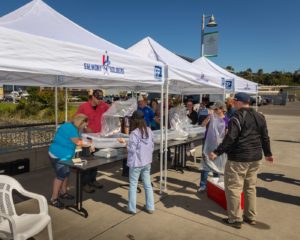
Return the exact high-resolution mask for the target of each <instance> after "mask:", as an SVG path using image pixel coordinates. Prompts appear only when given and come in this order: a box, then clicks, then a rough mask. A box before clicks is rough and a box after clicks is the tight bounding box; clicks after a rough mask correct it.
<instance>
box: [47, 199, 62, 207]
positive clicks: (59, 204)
mask: <svg viewBox="0 0 300 240" xmlns="http://www.w3.org/2000/svg"><path fill="white" fill-rule="evenodd" d="M49 203H50V205H51V206H53V207H56V208H59V209H63V208H64V207H65V204H64V203H63V202H61V201H60V200H59V199H58V198H56V199H52V200H50V202H49Z"/></svg>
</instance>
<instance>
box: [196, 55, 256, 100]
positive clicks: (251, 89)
mask: <svg viewBox="0 0 300 240" xmlns="http://www.w3.org/2000/svg"><path fill="white" fill-rule="evenodd" d="M193 65H195V66H196V67H197V68H198V69H199V70H200V71H201V70H208V71H210V72H214V74H216V75H219V80H218V81H216V82H215V83H216V84H220V85H221V86H224V85H225V87H226V92H228V93H233V92H246V93H250V94H256V93H257V91H258V84H257V83H255V82H252V81H249V80H246V79H244V78H241V77H239V76H237V75H235V74H233V73H231V72H228V71H227V70H225V69H224V68H222V67H220V66H219V65H217V64H215V63H214V62H212V61H210V60H209V59H207V58H206V57H201V58H198V59H197V60H195V61H194V62H193Z"/></svg>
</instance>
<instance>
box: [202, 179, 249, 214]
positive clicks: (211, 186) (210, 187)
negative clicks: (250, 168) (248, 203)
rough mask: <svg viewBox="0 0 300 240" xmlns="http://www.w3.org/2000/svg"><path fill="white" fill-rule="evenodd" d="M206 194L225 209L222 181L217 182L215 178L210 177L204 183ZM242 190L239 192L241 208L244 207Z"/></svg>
mask: <svg viewBox="0 0 300 240" xmlns="http://www.w3.org/2000/svg"><path fill="white" fill-rule="evenodd" d="M206 190H207V196H208V197H209V198H210V199H212V200H214V201H215V202H216V203H218V204H219V205H220V206H221V207H223V208H224V209H225V210H226V209H227V203H226V196H225V191H224V183H218V179H217V178H210V179H208V180H207V185H206ZM244 204H245V202H244V192H242V193H241V208H242V209H244Z"/></svg>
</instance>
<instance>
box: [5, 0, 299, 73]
mask: <svg viewBox="0 0 300 240" xmlns="http://www.w3.org/2000/svg"><path fill="white" fill-rule="evenodd" d="M28 2H30V0H1V3H0V6H1V7H0V16H3V15H4V14H6V13H9V12H11V11H13V10H15V9H16V8H18V7H20V6H22V5H24V4H26V3H28ZM44 2H46V3H47V4H48V5H50V6H51V7H52V8H54V9H55V10H57V11H58V12H60V13H61V14H63V15H65V16H66V17H67V18H69V19H71V20H72V21H74V22H76V23H77V24H79V25H81V26H82V27H84V28H86V29H88V30H89V31H91V32H93V33H95V34H97V35H99V36H101V37H102V38H104V39H106V40H109V41H111V42H113V43H115V44H117V45H119V46H121V47H124V48H128V47H129V46H131V45H132V44H134V43H135V42H137V41H139V40H141V39H142V38H144V37H146V36H151V37H152V38H154V39H155V40H156V41H158V42H159V43H160V44H162V45H163V46H165V47H166V48H168V49H170V50H171V51H173V52H176V53H178V54H181V55H185V56H189V57H192V58H198V57H199V56H200V32H201V17H202V14H211V13H213V14H214V16H215V18H216V21H217V22H218V24H219V25H218V27H216V28H211V29H208V28H206V30H208V31H213V30H218V31H219V33H220V36H219V55H218V57H215V58H212V59H211V60H213V61H214V62H216V63H217V64H219V65H221V66H223V67H226V66H228V65H230V66H233V67H234V69H235V70H236V71H241V70H245V69H247V68H251V69H252V70H253V71H254V72H255V71H257V70H258V69H259V68H262V69H263V70H264V71H265V72H272V71H275V70H278V71H292V72H293V71H295V70H297V69H299V68H300V60H299V59H300V47H299V46H300V27H299V24H300V14H299V9H300V1H298V0H276V1H273V0H251V1H250V0H206V1H204V0H151V1H150V0H148V1H146V0H109V1H103V0H76V1H75V0H44Z"/></svg>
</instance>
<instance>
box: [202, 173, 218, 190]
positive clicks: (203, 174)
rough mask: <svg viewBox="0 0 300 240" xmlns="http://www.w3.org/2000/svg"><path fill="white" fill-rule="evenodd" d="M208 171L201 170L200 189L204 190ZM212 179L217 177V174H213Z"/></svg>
mask: <svg viewBox="0 0 300 240" xmlns="http://www.w3.org/2000/svg"><path fill="white" fill-rule="evenodd" d="M209 172H210V171H207V170H201V179H200V187H203V188H206V183H207V178H208V174H209ZM213 177H219V174H218V173H216V172H213Z"/></svg>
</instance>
